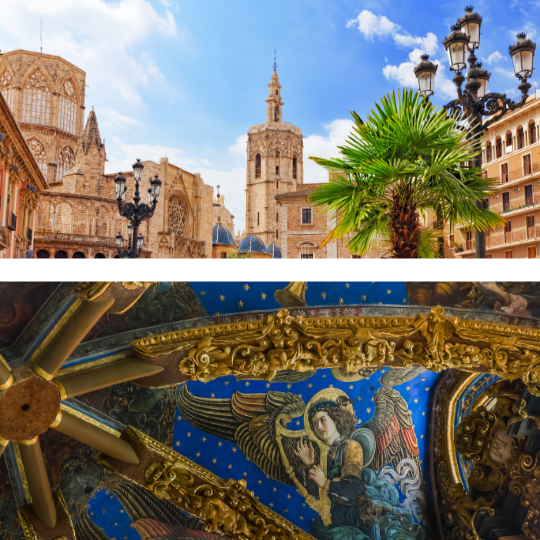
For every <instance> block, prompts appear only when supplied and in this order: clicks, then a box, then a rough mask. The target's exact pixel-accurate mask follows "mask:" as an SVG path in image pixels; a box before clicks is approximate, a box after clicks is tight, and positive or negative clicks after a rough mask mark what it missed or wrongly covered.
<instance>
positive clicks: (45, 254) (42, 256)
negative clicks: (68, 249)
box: [36, 249, 51, 259]
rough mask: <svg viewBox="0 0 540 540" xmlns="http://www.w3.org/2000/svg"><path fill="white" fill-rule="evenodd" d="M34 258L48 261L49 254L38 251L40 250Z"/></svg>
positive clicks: (45, 251) (43, 250)
mask: <svg viewBox="0 0 540 540" xmlns="http://www.w3.org/2000/svg"><path fill="white" fill-rule="evenodd" d="M36 257H37V258H38V259H50V257H51V254H50V253H49V252H48V251H47V250H46V249H40V250H39V251H38V252H37V253H36Z"/></svg>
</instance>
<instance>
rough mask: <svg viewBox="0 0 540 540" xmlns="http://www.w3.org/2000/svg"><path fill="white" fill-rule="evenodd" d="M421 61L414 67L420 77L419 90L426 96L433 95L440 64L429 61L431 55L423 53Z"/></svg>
mask: <svg viewBox="0 0 540 540" xmlns="http://www.w3.org/2000/svg"><path fill="white" fill-rule="evenodd" d="M420 58H421V62H420V63H419V64H418V65H417V66H416V67H415V68H414V74H415V75H416V78H417V79H418V90H419V91H420V94H421V95H422V96H424V97H429V96H432V95H433V93H434V89H435V74H436V73H437V69H438V67H439V66H438V65H436V64H434V63H433V62H430V61H429V55H428V54H423V55H422V56H421V57H420Z"/></svg>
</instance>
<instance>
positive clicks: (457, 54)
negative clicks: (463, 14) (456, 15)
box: [443, 25, 469, 71]
mask: <svg viewBox="0 0 540 540" xmlns="http://www.w3.org/2000/svg"><path fill="white" fill-rule="evenodd" d="M452 30H453V31H452V33H451V34H450V35H449V36H448V37H447V38H446V39H445V40H444V41H443V45H444V48H445V49H446V51H447V52H448V59H449V61H450V69H451V70H452V71H461V70H462V69H465V67H466V66H467V64H466V59H467V45H468V44H469V36H468V35H467V34H465V33H464V32H460V30H459V26H457V25H456V26H452Z"/></svg>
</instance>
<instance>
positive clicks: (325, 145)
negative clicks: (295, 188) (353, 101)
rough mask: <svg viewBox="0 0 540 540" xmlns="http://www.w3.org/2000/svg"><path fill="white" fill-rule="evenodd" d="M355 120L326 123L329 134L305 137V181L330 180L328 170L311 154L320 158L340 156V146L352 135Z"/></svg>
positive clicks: (309, 182) (306, 182)
mask: <svg viewBox="0 0 540 540" xmlns="http://www.w3.org/2000/svg"><path fill="white" fill-rule="evenodd" d="M353 125H354V122H353V121H352V120H345V119H337V120H333V121H332V122H330V123H328V124H326V125H325V126H324V129H325V130H327V131H328V134H327V135H317V134H312V135H309V136H308V137H305V138H304V183H305V184H316V183H318V182H326V181H327V180H328V172H327V171H326V170H325V169H323V168H322V167H321V166H320V165H317V164H316V163H315V162H314V161H313V160H311V159H309V157H310V156H314V157H319V158H325V159H330V158H335V157H339V156H340V154H339V150H338V149H337V147H338V146H342V145H343V143H344V142H345V139H346V138H347V137H348V136H349V135H350V133H351V131H352V128H353Z"/></svg>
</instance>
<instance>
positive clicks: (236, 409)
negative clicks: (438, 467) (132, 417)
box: [178, 386, 425, 540]
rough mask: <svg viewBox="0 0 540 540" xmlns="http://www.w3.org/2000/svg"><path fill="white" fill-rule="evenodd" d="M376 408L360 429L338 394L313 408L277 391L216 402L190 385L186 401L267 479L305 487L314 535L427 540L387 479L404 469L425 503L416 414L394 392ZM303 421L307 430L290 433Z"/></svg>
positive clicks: (191, 418) (323, 395) (196, 417)
mask: <svg viewBox="0 0 540 540" xmlns="http://www.w3.org/2000/svg"><path fill="white" fill-rule="evenodd" d="M373 402H374V405H375V413H374V415H373V417H372V418H371V419H370V420H369V421H367V422H365V423H364V424H363V425H362V427H359V428H356V422H355V416H354V410H353V407H352V400H350V399H349V397H348V396H347V395H346V394H345V393H344V392H342V391H341V390H338V389H335V388H328V389H325V390H322V391H321V392H319V393H317V394H316V395H315V396H313V398H312V399H311V400H310V402H309V403H308V405H307V406H306V405H305V404H304V402H303V400H302V398H301V397H300V396H297V395H295V394H291V393H284V392H273V391H270V392H268V393H267V394H243V393H241V392H236V393H235V394H234V395H233V397H232V398H231V399H213V398H211V399H208V398H199V397H195V396H193V395H192V394H191V393H190V392H189V391H188V389H187V386H184V387H182V388H181V389H180V391H179V396H178V407H179V410H180V413H181V414H182V416H183V417H184V418H185V419H186V420H187V421H188V422H189V423H190V424H192V425H193V426H195V427H197V428H199V429H201V430H203V431H206V432H207V433H210V434H212V435H215V436H217V437H221V438H223V439H226V440H228V441H231V442H234V443H236V444H237V445H238V447H239V448H240V450H241V451H242V452H243V453H244V454H245V455H246V456H247V457H248V458H249V460H250V461H252V462H253V463H255V465H257V466H258V467H259V468H260V469H261V470H262V471H263V472H264V473H265V474H266V475H268V476H270V477H271V478H273V479H275V480H278V481H279V482H283V483H284V484H289V485H293V486H295V487H296V488H297V490H298V491H299V493H300V494H301V495H303V496H304V497H305V499H306V502H307V503H308V504H309V506H311V508H313V509H314V510H315V511H317V512H318V514H319V518H318V519H316V520H315V522H314V523H313V525H312V528H311V530H310V532H311V534H312V535H313V536H315V537H316V538H318V539H319V540H390V539H403V540H420V539H423V538H424V536H425V535H424V530H423V528H422V527H421V526H420V525H419V524H418V523H416V522H415V520H414V518H413V515H412V513H410V512H409V511H407V510H406V507H407V505H405V504H403V503H401V504H400V493H399V491H398V489H397V488H396V486H395V482H392V481H390V480H389V477H388V476H387V475H386V474H385V473H386V472H388V469H391V470H392V474H393V475H394V476H396V472H395V471H398V470H399V471H400V474H402V475H403V478H405V476H406V477H407V479H406V481H409V482H410V483H414V482H416V483H417V484H418V486H420V487H419V490H418V491H417V492H416V493H417V494H418V495H419V497H422V495H421V482H422V481H421V472H420V463H419V460H418V455H419V452H418V444H417V440H416V436H415V433H414V427H413V425H412V418H411V414H410V411H409V409H408V406H407V403H406V402H405V400H404V399H403V398H402V397H401V395H400V394H399V392H397V391H396V390H394V389H393V388H380V389H379V390H377V392H375V394H374V396H373ZM300 415H303V417H304V429H302V430H298V431H292V430H289V429H287V427H286V426H287V423H288V422H290V420H291V419H292V418H295V417H297V416H300ZM217 418H219V422H216V419H217ZM403 462H406V465H407V466H406V467H404V466H403ZM403 471H405V472H403ZM424 500H425V499H424ZM415 502H416V503H418V500H416V501H415ZM417 518H418V516H417Z"/></svg>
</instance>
